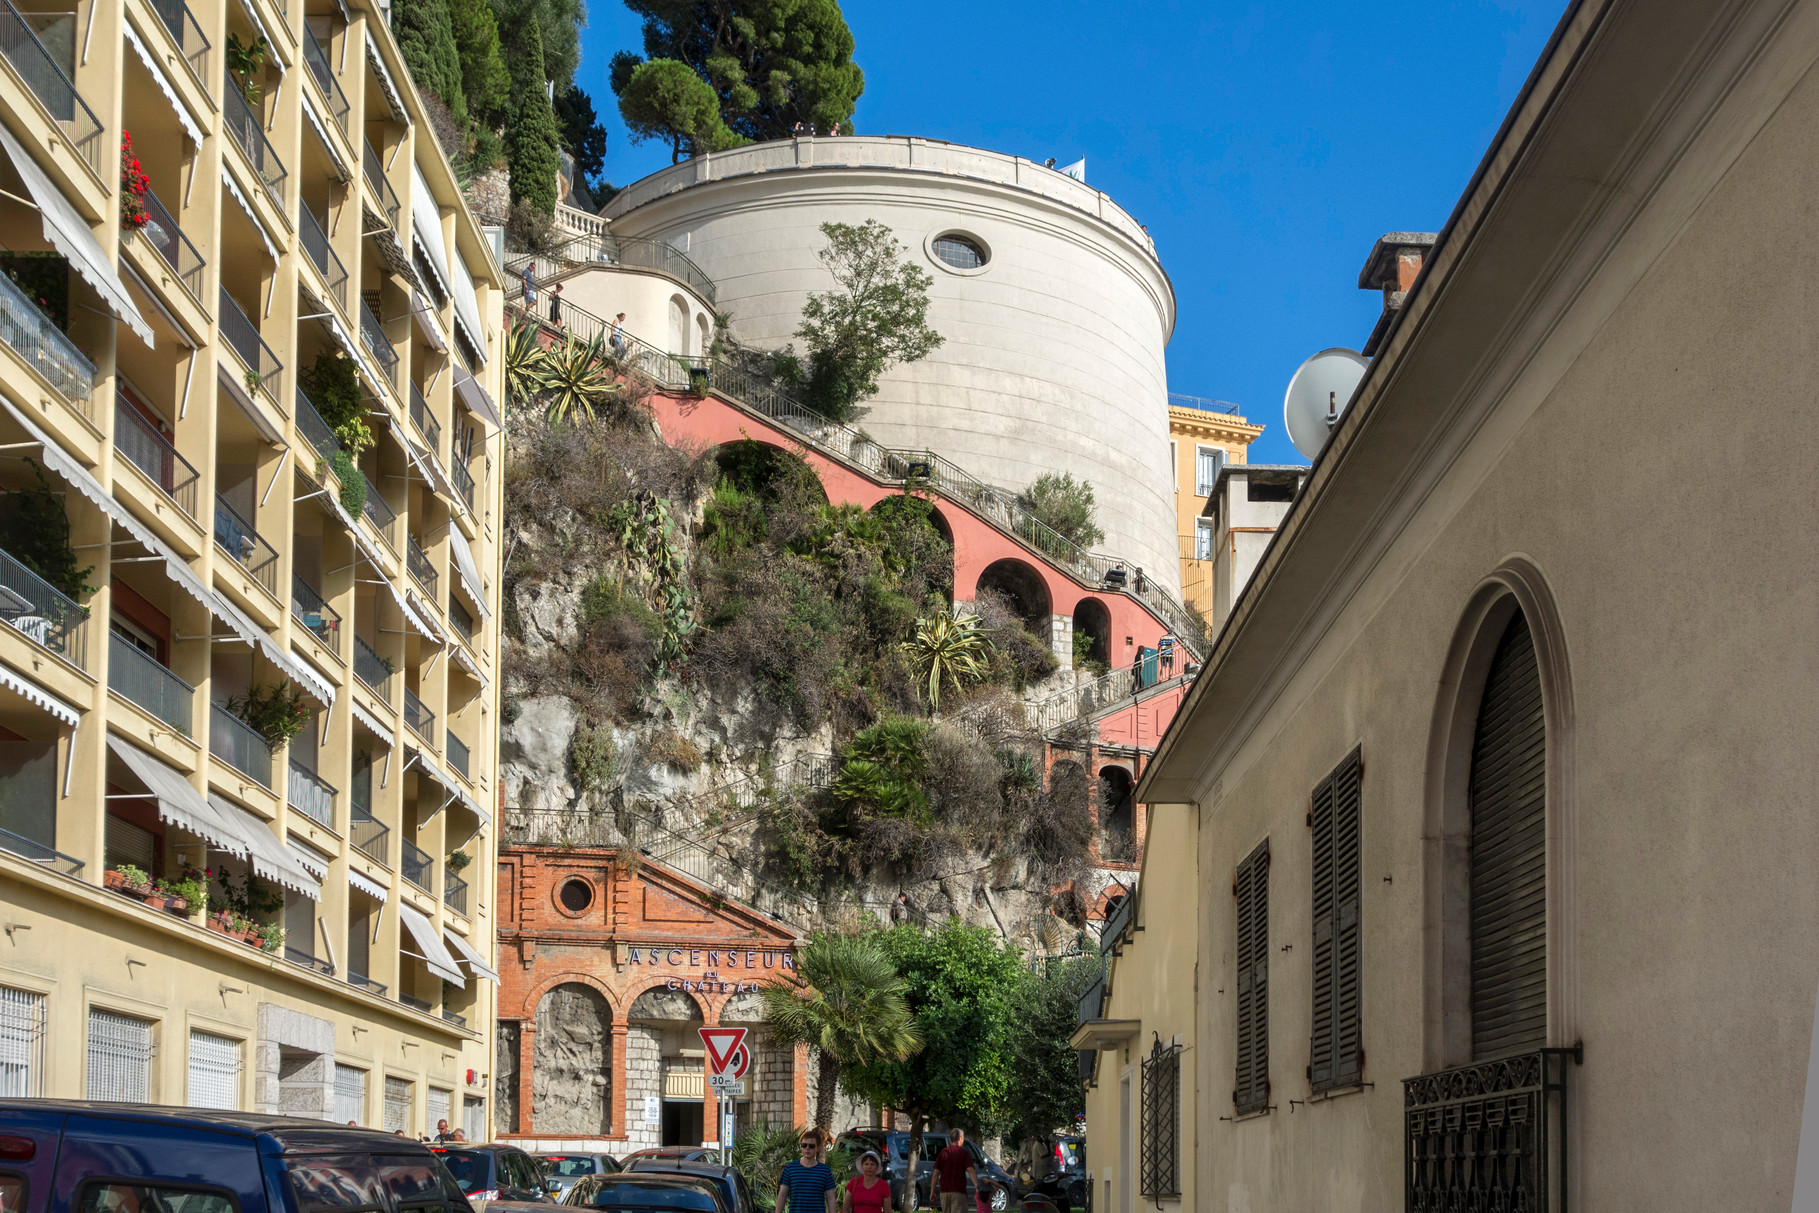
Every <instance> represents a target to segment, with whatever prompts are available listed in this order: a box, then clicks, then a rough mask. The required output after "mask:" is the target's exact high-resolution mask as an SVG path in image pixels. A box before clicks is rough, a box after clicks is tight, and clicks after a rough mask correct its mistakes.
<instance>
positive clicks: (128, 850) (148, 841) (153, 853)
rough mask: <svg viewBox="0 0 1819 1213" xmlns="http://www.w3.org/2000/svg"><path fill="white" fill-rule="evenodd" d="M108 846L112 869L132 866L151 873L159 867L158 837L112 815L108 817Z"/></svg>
mask: <svg viewBox="0 0 1819 1213" xmlns="http://www.w3.org/2000/svg"><path fill="white" fill-rule="evenodd" d="M106 846H107V866H108V867H110V868H118V867H123V866H126V865H128V864H130V865H132V866H133V867H135V868H138V869H139V870H140V871H141V872H150V871H152V870H153V869H154V868H155V866H156V865H157V862H158V836H157V835H156V834H153V833H152V832H151V831H150V830H148V829H146V828H145V827H144V826H139V825H134V824H133V823H132V822H130V821H127V820H125V819H123V818H120V817H115V816H114V815H113V814H112V813H109V814H108V815H107V835H106Z"/></svg>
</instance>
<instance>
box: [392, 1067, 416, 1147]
mask: <svg viewBox="0 0 1819 1213" xmlns="http://www.w3.org/2000/svg"><path fill="white" fill-rule="evenodd" d="M413 1086H414V1084H413V1083H412V1082H411V1081H410V1079H408V1078H387V1079H386V1080H385V1126H384V1127H385V1131H386V1132H387V1133H396V1132H397V1131H398V1130H399V1129H403V1130H404V1132H405V1134H406V1135H407V1136H408V1135H409V1133H410V1131H411V1105H412V1104H413V1103H415V1102H416V1098H415V1093H414V1092H413V1090H412V1087H413Z"/></svg>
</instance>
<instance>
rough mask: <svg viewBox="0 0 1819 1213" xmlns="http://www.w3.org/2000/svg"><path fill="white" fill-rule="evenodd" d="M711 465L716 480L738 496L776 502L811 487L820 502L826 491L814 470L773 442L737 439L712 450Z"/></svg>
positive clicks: (823, 498)
mask: <svg viewBox="0 0 1819 1213" xmlns="http://www.w3.org/2000/svg"><path fill="white" fill-rule="evenodd" d="M714 462H715V464H716V466H717V467H718V468H719V470H720V479H721V480H723V481H725V482H726V483H728V484H730V485H731V486H732V487H734V488H736V489H738V490H739V491H740V492H742V493H753V494H756V495H757V496H759V497H763V498H765V499H766V500H768V501H776V500H778V499H779V498H780V497H781V496H782V495H783V494H784V493H785V492H787V491H789V490H790V489H791V488H796V489H806V488H808V487H809V486H811V485H812V486H813V488H814V491H815V492H816V493H817V494H819V496H820V499H821V500H822V501H824V502H825V501H826V500H827V499H828V498H827V488H826V486H824V485H823V484H822V483H821V477H819V476H817V475H816V474H815V469H814V468H813V467H812V466H810V465H809V463H808V462H807V461H806V460H804V459H803V458H802V457H801V456H800V455H798V454H797V453H796V452H794V451H791V450H787V449H785V448H784V447H781V446H779V445H777V444H776V443H774V442H764V441H761V440H759V439H756V438H741V439H740V440H739V441H737V442H727V443H723V444H721V445H720V446H717V447H715V448H714Z"/></svg>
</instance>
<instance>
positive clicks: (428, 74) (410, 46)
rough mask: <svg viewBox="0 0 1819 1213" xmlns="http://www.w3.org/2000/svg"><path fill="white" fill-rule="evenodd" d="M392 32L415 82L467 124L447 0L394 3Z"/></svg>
mask: <svg viewBox="0 0 1819 1213" xmlns="http://www.w3.org/2000/svg"><path fill="white" fill-rule="evenodd" d="M392 32H393V34H395V35H396V36H397V38H398V53H399V54H401V55H403V56H404V66H405V67H406V68H407V69H409V71H410V74H411V79H412V80H415V81H416V82H417V87H418V88H420V89H422V90H423V91H425V92H429V93H434V94H435V95H436V96H438V97H440V98H441V99H442V104H444V105H446V106H448V111H449V113H451V114H453V115H454V116H455V121H457V122H462V123H465V122H466V121H467V95H466V89H465V88H464V87H463V84H462V79H461V53H460V51H458V50H457V49H456V48H455V28H454V25H453V24H452V23H451V21H450V19H449V8H448V3H447V0H393V3H392Z"/></svg>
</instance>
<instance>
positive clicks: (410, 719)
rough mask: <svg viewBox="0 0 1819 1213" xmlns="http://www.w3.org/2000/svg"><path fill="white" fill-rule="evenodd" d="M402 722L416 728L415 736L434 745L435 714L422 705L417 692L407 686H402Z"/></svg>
mask: <svg viewBox="0 0 1819 1213" xmlns="http://www.w3.org/2000/svg"><path fill="white" fill-rule="evenodd" d="M404 723H405V724H408V725H410V726H411V728H412V729H414V730H416V733H417V736H419V737H421V738H423V740H425V741H428V742H429V743H430V744H431V745H435V744H436V743H435V741H434V740H432V738H434V737H435V728H436V714H435V713H434V712H432V711H430V710H429V709H428V708H426V707H424V706H423V701H422V700H421V699H419V698H417V693H416V692H415V691H413V690H411V689H410V688H409V687H405V688H404Z"/></svg>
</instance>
